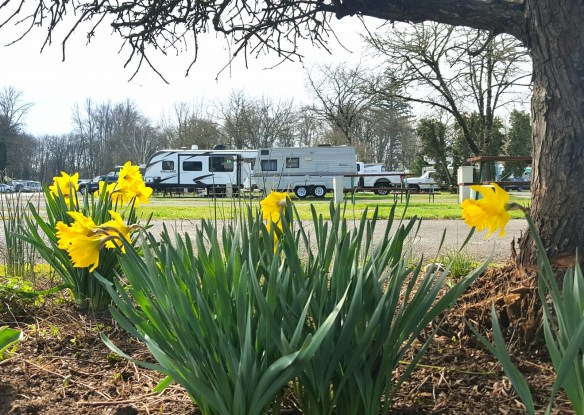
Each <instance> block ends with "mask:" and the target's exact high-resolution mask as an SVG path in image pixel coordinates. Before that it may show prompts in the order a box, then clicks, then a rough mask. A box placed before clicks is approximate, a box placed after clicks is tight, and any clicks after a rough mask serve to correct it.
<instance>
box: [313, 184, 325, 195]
mask: <svg viewBox="0 0 584 415" xmlns="http://www.w3.org/2000/svg"><path fill="white" fill-rule="evenodd" d="M313 193H314V195H315V196H316V197H319V198H320V197H324V195H325V194H326V189H325V188H324V187H322V186H316V187H315V188H314V190H313Z"/></svg>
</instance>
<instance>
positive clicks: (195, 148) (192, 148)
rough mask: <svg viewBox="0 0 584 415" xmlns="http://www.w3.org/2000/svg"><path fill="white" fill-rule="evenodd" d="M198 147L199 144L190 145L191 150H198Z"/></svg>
mask: <svg viewBox="0 0 584 415" xmlns="http://www.w3.org/2000/svg"><path fill="white" fill-rule="evenodd" d="M198 149H199V146H198V145H196V144H193V145H192V146H191V150H198Z"/></svg>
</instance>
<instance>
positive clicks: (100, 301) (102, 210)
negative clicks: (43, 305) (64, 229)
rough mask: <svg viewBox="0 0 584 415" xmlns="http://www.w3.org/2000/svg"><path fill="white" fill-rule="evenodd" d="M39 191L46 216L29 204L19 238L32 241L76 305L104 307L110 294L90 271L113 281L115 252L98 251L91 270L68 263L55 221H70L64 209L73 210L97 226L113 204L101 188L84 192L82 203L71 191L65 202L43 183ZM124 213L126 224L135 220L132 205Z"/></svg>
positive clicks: (98, 308) (115, 266)
mask: <svg viewBox="0 0 584 415" xmlns="http://www.w3.org/2000/svg"><path fill="white" fill-rule="evenodd" d="M43 191H44V196H45V206H46V218H45V217H43V216H41V213H40V212H39V211H38V210H37V208H36V207H35V206H34V205H32V204H29V209H30V213H31V216H30V217H28V216H27V217H26V227H25V228H24V229H23V234H22V235H19V237H20V238H21V239H22V240H23V241H26V242H28V243H30V244H32V245H33V246H34V247H35V248H36V250H37V252H38V253H39V254H40V255H41V257H42V258H43V259H44V260H45V261H47V263H48V264H50V265H51V267H52V268H53V269H54V270H55V272H56V274H57V275H58V276H59V277H60V278H61V280H62V283H63V284H62V288H68V289H70V290H71V292H72V293H73V298H74V299H75V301H76V303H77V304H78V305H79V306H80V307H82V308H86V309H91V310H102V309H106V308H107V307H108V306H109V304H110V303H111V297H110V295H109V294H108V292H107V290H106V289H105V288H104V287H103V286H102V284H101V283H100V282H99V281H98V280H97V279H96V278H95V276H94V273H96V272H99V274H100V275H102V276H103V277H104V278H106V279H108V280H109V281H111V280H113V279H114V278H115V276H116V273H115V271H116V270H117V269H119V263H118V257H119V253H118V252H117V251H116V250H110V249H102V250H100V254H99V255H100V259H99V265H98V267H97V269H96V270H95V271H94V272H89V268H76V267H74V266H73V264H72V263H71V259H70V258H69V255H68V253H67V251H65V250H63V249H60V248H59V246H58V241H57V235H56V224H57V222H59V221H62V222H64V223H66V224H71V223H73V219H72V218H71V217H70V216H69V215H68V214H67V212H69V211H77V212H82V213H83V214H84V215H85V216H88V217H91V218H92V219H93V221H94V222H95V223H96V224H97V225H100V224H102V223H105V222H107V221H108V220H110V219H111V217H110V214H109V210H111V209H114V208H115V207H116V206H113V204H112V201H111V198H110V197H108V194H107V192H106V191H105V187H104V188H103V191H102V192H101V193H100V194H98V195H93V194H85V196H84V198H83V203H80V201H79V199H78V197H77V194H76V193H75V192H71V193H72V197H71V199H70V201H69V203H67V199H66V198H65V197H63V195H62V194H61V193H60V191H59V195H58V196H55V195H52V194H51V193H50V191H49V189H48V188H47V186H43ZM125 213H126V216H127V218H126V222H127V223H128V224H133V223H136V222H137V217H136V212H135V210H134V208H133V207H131V208H128V210H127V212H125Z"/></svg>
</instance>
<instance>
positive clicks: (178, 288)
mask: <svg viewBox="0 0 584 415" xmlns="http://www.w3.org/2000/svg"><path fill="white" fill-rule="evenodd" d="M329 210H330V211H329V215H330V218H331V220H330V221H326V220H325V219H324V218H323V216H322V215H319V214H318V213H317V212H316V210H315V209H312V219H313V224H314V228H311V227H309V226H308V225H304V224H303V222H302V221H301V220H300V219H299V215H298V212H297V211H296V209H295V208H293V207H290V206H288V207H287V209H286V212H285V213H284V214H283V215H282V217H281V229H280V228H278V227H274V226H273V227H272V231H271V232H269V231H268V229H267V228H266V226H265V225H264V223H263V221H262V219H261V216H260V215H259V214H258V212H254V211H253V210H251V209H250V210H249V212H248V214H247V216H244V217H241V216H240V217H239V218H238V220H237V221H234V222H232V223H227V224H225V225H224V227H222V228H219V227H217V225H214V223H213V222H209V221H203V222H202V223H201V225H200V227H198V228H197V230H196V231H195V232H194V234H193V239H191V237H190V236H189V235H184V236H180V235H170V234H169V233H168V232H167V231H165V232H164V233H163V235H162V240H161V241H157V240H156V239H155V238H154V237H153V236H152V235H148V234H145V233H144V235H143V238H144V239H143V241H142V244H141V249H142V252H143V256H142V254H139V253H138V252H136V251H135V250H133V249H132V248H131V247H130V246H126V250H127V254H126V255H124V256H123V257H122V258H121V265H122V270H123V273H124V276H125V277H126V278H127V283H125V282H124V280H122V279H115V280H113V282H108V281H107V280H106V279H102V282H103V283H104V284H105V285H106V286H107V287H108V290H109V292H110V294H111V295H112V297H113V299H114V302H115V304H116V306H117V308H112V309H111V311H112V315H113V317H114V318H115V319H116V320H117V321H118V323H119V324H120V325H121V326H122V327H123V328H124V329H125V330H127V331H128V332H129V333H131V334H133V335H134V336H136V337H137V338H138V339H139V340H140V341H142V342H144V343H145V344H146V345H147V347H148V348H149V349H150V351H151V352H152V354H153V355H154V357H155V359H156V360H157V362H158V363H157V364H151V363H144V362H141V364H142V365H143V366H145V367H148V368H152V369H155V370H158V371H160V372H162V373H164V374H166V375H167V376H169V377H170V378H172V379H174V380H175V381H177V382H178V383H180V384H181V385H182V386H183V387H184V388H185V389H186V390H187V391H188V392H189V394H190V395H191V396H192V397H193V399H194V401H195V403H196V404H197V406H198V407H199V408H200V410H201V411H202V412H203V414H225V415H226V414H230V415H231V414H242V415H244V414H246V415H253V414H264V413H267V412H268V411H269V410H270V409H271V410H273V411H277V410H278V402H279V400H280V399H281V397H282V393H283V390H284V389H285V388H286V386H287V385H289V384H290V382H292V385H293V393H294V394H295V399H296V400H297V402H298V404H299V406H300V409H301V410H302V412H303V413H305V414H319V415H325V414H332V413H336V414H359V415H361V414H378V413H379V411H380V410H381V409H383V410H384V411H385V412H387V411H388V410H389V406H390V404H391V401H392V398H393V396H394V394H395V392H396V391H397V390H398V389H399V386H400V384H401V383H402V382H403V380H404V379H406V378H407V377H408V376H409V374H410V373H411V371H412V370H413V369H414V368H415V366H416V364H417V362H418V361H419V359H420V358H421V356H422V355H423V354H424V352H425V350H426V348H427V346H428V344H429V341H430V340H431V336H430V337H428V338H427V340H425V342H424V343H423V344H421V345H420V344H418V343H417V342H418V338H420V334H421V333H422V330H423V329H425V328H426V327H427V325H428V323H429V322H431V321H432V320H434V319H435V318H436V317H438V316H439V315H440V313H442V312H443V311H444V310H446V309H447V308H448V307H449V306H451V305H452V304H453V303H454V301H455V300H456V298H457V297H458V295H459V294H460V293H461V292H462V291H463V290H464V289H465V288H466V287H467V286H468V285H469V284H470V283H471V282H472V281H473V280H474V279H475V278H476V276H477V275H478V273H479V272H480V270H477V271H476V272H475V273H473V274H471V275H469V276H468V277H465V278H462V279H461V280H460V282H459V283H457V284H455V285H454V286H453V287H452V288H451V289H449V290H446V293H445V294H442V293H443V286H444V283H445V280H446V278H447V275H448V270H446V271H445V272H430V273H423V272H422V271H421V262H419V263H418V264H417V266H416V268H415V270H414V271H413V272H411V269H410V268H408V264H409V261H408V257H407V255H404V252H403V251H404V241H405V240H406V239H407V238H408V237H409V236H410V233H411V232H412V231H413V230H414V227H415V224H416V220H415V219H414V220H411V221H409V222H407V223H401V222H400V223H394V221H393V218H394V215H393V213H394V212H392V214H390V219H389V220H388V221H387V223H383V226H385V235H384V237H383V238H382V240H381V242H380V243H379V244H377V245H374V244H373V243H372V240H373V233H374V231H375V228H376V227H377V226H381V224H379V223H378V214H377V211H375V212H373V214H372V218H371V219H368V217H369V214H368V212H367V210H366V211H365V212H364V213H363V215H362V217H361V219H360V220H359V221H357V223H354V222H353V221H349V220H347V219H346V218H345V211H344V210H341V209H340V208H339V207H335V206H334V205H333V204H332V203H331V204H330V206H329ZM393 225H395V228H394V226H393ZM102 338H103V339H104V341H105V342H106V344H108V346H109V347H110V348H111V349H112V350H113V351H114V352H116V353H119V354H122V353H123V352H122V351H121V350H119V349H117V348H116V347H115V345H113V344H112V343H111V342H110V341H109V340H108V339H107V338H105V336H102ZM412 354H413V356H414V358H413V359H412V360H411V363H410V364H409V365H407V367H406V370H405V371H404V372H403V373H402V374H401V375H400V376H399V377H398V378H397V379H393V378H392V373H393V371H394V369H396V368H397V367H398V365H399V364H400V363H399V362H400V360H402V359H404V358H405V356H406V355H407V356H410V355H412ZM170 378H167V379H165V381H164V382H163V384H162V385H160V388H163V387H164V386H165V385H167V384H168V381H169V379H170ZM160 388H159V389H160ZM383 398H385V399H383Z"/></svg>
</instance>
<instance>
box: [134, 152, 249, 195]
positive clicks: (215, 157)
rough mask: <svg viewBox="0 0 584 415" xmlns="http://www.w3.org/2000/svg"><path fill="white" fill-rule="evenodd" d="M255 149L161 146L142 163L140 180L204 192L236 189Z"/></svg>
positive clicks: (154, 185) (158, 187)
mask: <svg viewBox="0 0 584 415" xmlns="http://www.w3.org/2000/svg"><path fill="white" fill-rule="evenodd" d="M256 156H257V151H255V150H225V149H224V148H223V147H222V146H215V148H214V149H212V150H199V149H198V148H196V146H193V148H191V149H190V150H186V149H181V150H161V151H158V152H156V153H155V154H154V155H153V156H152V157H151V158H150V160H149V161H148V163H147V164H146V167H145V170H144V181H145V182H146V185H147V186H150V187H152V188H153V189H154V190H169V189H183V191H185V192H194V191H196V190H203V191H205V192H206V193H207V195H209V196H211V195H221V194H229V192H233V194H235V193H237V192H238V191H239V190H240V189H241V188H242V187H243V183H244V181H245V180H246V179H247V178H248V177H249V176H250V175H251V172H252V166H253V162H254V160H255V157H256Z"/></svg>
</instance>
